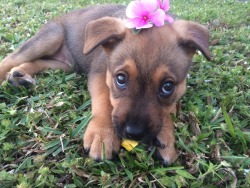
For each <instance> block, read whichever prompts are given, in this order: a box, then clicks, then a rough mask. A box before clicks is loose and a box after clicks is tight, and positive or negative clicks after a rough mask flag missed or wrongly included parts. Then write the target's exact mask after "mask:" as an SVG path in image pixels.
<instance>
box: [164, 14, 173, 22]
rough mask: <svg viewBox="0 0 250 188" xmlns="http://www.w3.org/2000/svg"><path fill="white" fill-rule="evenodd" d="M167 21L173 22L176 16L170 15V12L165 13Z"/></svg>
mask: <svg viewBox="0 0 250 188" xmlns="http://www.w3.org/2000/svg"><path fill="white" fill-rule="evenodd" d="M165 21H167V22H169V23H172V22H174V18H172V17H171V16H169V15H168V14H166V15H165Z"/></svg>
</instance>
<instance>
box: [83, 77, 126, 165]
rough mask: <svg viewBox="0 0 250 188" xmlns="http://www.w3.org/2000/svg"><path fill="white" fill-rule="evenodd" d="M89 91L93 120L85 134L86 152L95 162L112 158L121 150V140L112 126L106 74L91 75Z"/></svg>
mask: <svg viewBox="0 0 250 188" xmlns="http://www.w3.org/2000/svg"><path fill="white" fill-rule="evenodd" d="M88 83H89V91H90V95H91V98H92V119H91V121H90V123H89V125H88V127H87V129H86V132H85V134H84V138H83V143H84V148H85V151H88V152H89V155H90V156H91V157H92V158H94V159H95V160H103V159H104V158H105V156H106V159H111V158H112V153H113V152H117V151H118V150H119V149H120V142H121V141H120V138H119V137H118V136H117V134H116V133H115V130H114V128H113V125H112V120H111V112H112V106H111V104H110V99H109V95H110V93H109V88H108V86H107V85H106V83H105V74H98V73H95V74H90V76H89V82H88Z"/></svg>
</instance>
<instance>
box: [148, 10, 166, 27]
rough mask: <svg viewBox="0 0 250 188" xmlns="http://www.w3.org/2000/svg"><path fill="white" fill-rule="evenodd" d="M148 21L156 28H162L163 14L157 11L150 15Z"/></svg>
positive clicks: (161, 11)
mask: <svg viewBox="0 0 250 188" xmlns="http://www.w3.org/2000/svg"><path fill="white" fill-rule="evenodd" d="M149 20H150V21H151V22H152V23H153V24H154V25H155V26H156V27H161V26H163V25H164V20H165V12H164V11H163V10H162V9H158V10H156V11H155V12H154V13H152V14H150V17H149Z"/></svg>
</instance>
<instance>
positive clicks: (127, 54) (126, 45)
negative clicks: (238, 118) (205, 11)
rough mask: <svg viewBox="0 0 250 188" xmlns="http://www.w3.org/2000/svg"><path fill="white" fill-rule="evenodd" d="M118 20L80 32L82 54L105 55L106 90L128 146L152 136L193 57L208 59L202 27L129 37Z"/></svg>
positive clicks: (177, 26)
mask: <svg viewBox="0 0 250 188" xmlns="http://www.w3.org/2000/svg"><path fill="white" fill-rule="evenodd" d="M124 25H125V24H124V23H123V21H122V20H120V19H116V18H109V17H106V18H102V19H99V20H96V21H92V22H90V23H89V24H88V26H87V29H86V41H85V45H84V53H85V54H88V53H90V52H91V51H92V50H94V49H95V48H96V47H98V46H100V45H101V46H102V47H103V48H104V51H105V52H106V53H107V55H108V58H109V62H108V65H107V67H108V68H107V75H106V84H107V85H108V87H109V88H110V101H111V104H112V106H113V111H112V121H113V125H114V126H115V129H116V130H117V132H118V134H119V135H120V136H121V137H123V138H128V139H133V140H144V139H150V138H152V137H154V136H156V135H157V133H158V132H159V131H160V130H161V128H162V125H163V124H164V121H165V118H166V117H167V116H169V114H170V113H175V103H176V102H177V101H178V100H179V99H180V98H181V96H182V95H183V94H184V92H185V89H186V76H187V73H188V70H189V68H190V66H191V62H192V57H193V55H194V53H195V51H196V50H197V49H198V50H200V51H201V52H202V53H203V55H204V56H205V57H206V58H207V59H210V51H209V48H208V40H209V35H208V31H207V29H206V28H205V27H203V26H201V25H199V24H197V23H194V22H190V21H175V22H174V23H172V24H168V25H165V26H163V27H160V28H156V27H153V28H149V29H144V30H142V31H140V32H139V34H133V32H132V31H131V30H129V29H126V28H125V26H124Z"/></svg>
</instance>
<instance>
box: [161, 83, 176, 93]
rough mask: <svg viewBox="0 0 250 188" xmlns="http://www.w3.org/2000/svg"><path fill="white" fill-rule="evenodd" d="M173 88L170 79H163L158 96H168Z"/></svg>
mask: <svg viewBox="0 0 250 188" xmlns="http://www.w3.org/2000/svg"><path fill="white" fill-rule="evenodd" d="M174 90H175V85H174V83H173V82H172V81H165V82H163V84H162V85H161V87H160V96H161V97H168V96H170V95H171V94H172V93H173V92H174Z"/></svg>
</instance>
